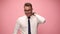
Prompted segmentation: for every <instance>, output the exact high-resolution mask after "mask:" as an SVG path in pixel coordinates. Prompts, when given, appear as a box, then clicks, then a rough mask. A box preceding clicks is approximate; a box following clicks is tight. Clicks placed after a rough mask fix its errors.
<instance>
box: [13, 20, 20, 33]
mask: <svg viewBox="0 0 60 34" xmlns="http://www.w3.org/2000/svg"><path fill="white" fill-rule="evenodd" d="M19 28H20V22H19V20H17V21H16V24H15V28H14V31H13V34H17V33H18V29H19Z"/></svg>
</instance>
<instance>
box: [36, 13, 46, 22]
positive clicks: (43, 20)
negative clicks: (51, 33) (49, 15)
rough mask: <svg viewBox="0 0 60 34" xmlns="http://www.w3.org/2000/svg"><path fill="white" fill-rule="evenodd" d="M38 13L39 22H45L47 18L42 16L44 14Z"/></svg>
mask: <svg viewBox="0 0 60 34" xmlns="http://www.w3.org/2000/svg"><path fill="white" fill-rule="evenodd" d="M35 15H36V17H37V19H38V23H45V21H46V20H45V18H44V17H42V16H40V15H38V14H35Z"/></svg>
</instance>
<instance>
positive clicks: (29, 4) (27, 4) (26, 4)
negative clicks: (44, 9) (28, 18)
mask: <svg viewBox="0 0 60 34" xmlns="http://www.w3.org/2000/svg"><path fill="white" fill-rule="evenodd" d="M25 6H28V7H29V6H30V7H31V8H32V4H31V3H25V4H24V7H25Z"/></svg>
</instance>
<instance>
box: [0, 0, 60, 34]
mask: <svg viewBox="0 0 60 34" xmlns="http://www.w3.org/2000/svg"><path fill="white" fill-rule="evenodd" d="M26 2H30V3H31V4H32V5H33V11H34V12H36V13H37V14H39V15H41V16H43V17H45V18H46V22H45V24H39V26H38V34H60V11H59V10H60V5H59V4H60V0H0V34H12V33H13V30H14V26H15V24H16V20H17V18H18V17H20V16H23V15H24V3H26ZM18 33H19V34H20V31H19V32H18Z"/></svg>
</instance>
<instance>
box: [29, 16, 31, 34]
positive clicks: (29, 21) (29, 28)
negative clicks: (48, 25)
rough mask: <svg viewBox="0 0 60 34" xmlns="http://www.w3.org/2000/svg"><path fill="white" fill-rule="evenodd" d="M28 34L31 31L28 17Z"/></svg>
mask: <svg viewBox="0 0 60 34" xmlns="http://www.w3.org/2000/svg"><path fill="white" fill-rule="evenodd" d="M28 34H31V29H30V17H28Z"/></svg>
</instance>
